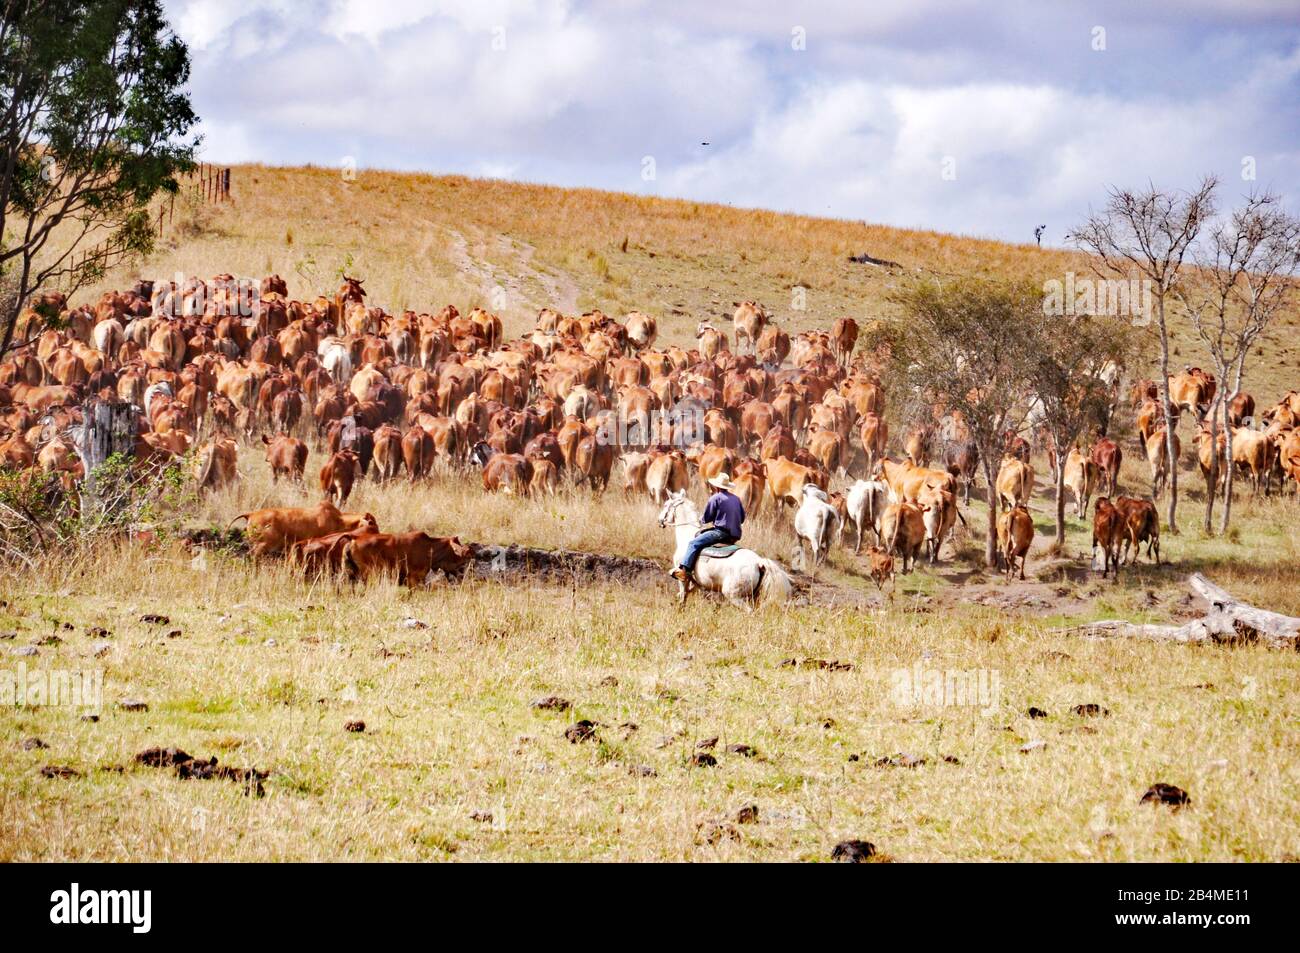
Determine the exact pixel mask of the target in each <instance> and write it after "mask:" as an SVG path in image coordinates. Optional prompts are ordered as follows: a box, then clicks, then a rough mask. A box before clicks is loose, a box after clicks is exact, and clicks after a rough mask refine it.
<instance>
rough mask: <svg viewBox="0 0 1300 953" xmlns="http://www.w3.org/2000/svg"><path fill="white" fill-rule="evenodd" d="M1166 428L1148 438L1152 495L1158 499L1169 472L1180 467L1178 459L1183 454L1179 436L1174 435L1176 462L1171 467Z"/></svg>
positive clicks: (1147, 446) (1154, 432) (1147, 448)
mask: <svg viewBox="0 0 1300 953" xmlns="http://www.w3.org/2000/svg"><path fill="white" fill-rule="evenodd" d="M1165 433H1166V431H1165V428H1164V427H1161V428H1159V429H1158V430H1155V431H1152V433H1151V435H1150V436H1149V437H1147V442H1146V451H1147V463H1149V464H1150V465H1151V495H1152V496H1156V497H1158V496H1159V495H1160V494H1161V492H1162V491H1163V490H1164V488H1165V482H1166V481H1167V480H1168V479H1169V471H1170V470H1171V469H1172V468H1173V467H1176V466H1178V458H1179V456H1181V454H1182V449H1183V448H1182V443H1181V442H1180V441H1179V439H1178V434H1176V433H1175V434H1174V440H1173V443H1174V461H1173V464H1172V465H1171V464H1170V462H1169V448H1168V445H1167V442H1166V440H1165Z"/></svg>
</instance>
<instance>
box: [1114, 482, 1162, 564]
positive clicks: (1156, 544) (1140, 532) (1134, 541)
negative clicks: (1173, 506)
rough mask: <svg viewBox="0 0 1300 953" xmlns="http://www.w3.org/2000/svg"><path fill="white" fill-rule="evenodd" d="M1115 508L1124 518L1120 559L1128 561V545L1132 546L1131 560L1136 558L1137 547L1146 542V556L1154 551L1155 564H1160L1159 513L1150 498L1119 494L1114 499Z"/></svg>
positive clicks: (1135, 560) (1134, 560)
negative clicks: (1122, 549)
mask: <svg viewBox="0 0 1300 953" xmlns="http://www.w3.org/2000/svg"><path fill="white" fill-rule="evenodd" d="M1115 509H1117V510H1119V513H1120V515H1121V516H1122V517H1123V518H1124V536H1123V541H1124V551H1123V552H1122V553H1121V554H1120V561H1121V562H1127V561H1128V551H1129V546H1132V547H1133V562H1134V563H1136V562H1137V560H1138V548H1139V547H1140V545H1141V544H1142V543H1146V544H1147V557H1148V558H1150V556H1151V553H1152V550H1153V549H1154V551H1155V560H1156V565H1157V566H1159V565H1160V515H1159V514H1158V513H1157V512H1156V505H1155V504H1154V503H1152V502H1151V501H1150V500H1138V499H1134V498H1133V497H1131V496H1121V497H1120V498H1119V499H1118V500H1116V501H1115Z"/></svg>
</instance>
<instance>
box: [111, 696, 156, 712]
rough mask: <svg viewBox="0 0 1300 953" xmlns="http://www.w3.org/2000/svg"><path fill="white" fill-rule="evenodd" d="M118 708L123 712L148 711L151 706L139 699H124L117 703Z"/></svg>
mask: <svg viewBox="0 0 1300 953" xmlns="http://www.w3.org/2000/svg"><path fill="white" fill-rule="evenodd" d="M117 707H118V708H120V709H122V711H148V710H149V704H148V703H147V702H145V701H142V700H141V699H139V698H123V699H122V700H121V701H120V702H118V703H117Z"/></svg>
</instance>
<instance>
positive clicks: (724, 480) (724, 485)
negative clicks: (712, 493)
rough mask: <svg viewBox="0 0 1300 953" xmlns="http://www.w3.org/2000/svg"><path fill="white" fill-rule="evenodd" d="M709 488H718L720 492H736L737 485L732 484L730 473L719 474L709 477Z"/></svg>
mask: <svg viewBox="0 0 1300 953" xmlns="http://www.w3.org/2000/svg"><path fill="white" fill-rule="evenodd" d="M709 486H716V487H717V488H718V489H719V490H734V489H735V488H736V485H735V484H734V483H732V482H731V474H730V473H719V474H718V475H717V476H712V477H709Z"/></svg>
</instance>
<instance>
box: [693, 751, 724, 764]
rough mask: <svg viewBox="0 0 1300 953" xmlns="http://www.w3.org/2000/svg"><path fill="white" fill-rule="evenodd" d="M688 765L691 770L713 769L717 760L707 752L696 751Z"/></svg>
mask: <svg viewBox="0 0 1300 953" xmlns="http://www.w3.org/2000/svg"><path fill="white" fill-rule="evenodd" d="M690 764H691V767H693V768H715V767H717V765H718V759H717V758H715V757H713V755H711V754H709V753H708V752H707V751H697V752H695V754H693V755H691V760H690Z"/></svg>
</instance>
